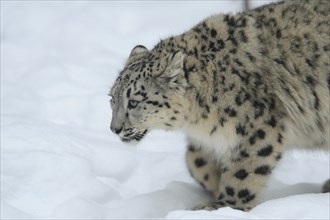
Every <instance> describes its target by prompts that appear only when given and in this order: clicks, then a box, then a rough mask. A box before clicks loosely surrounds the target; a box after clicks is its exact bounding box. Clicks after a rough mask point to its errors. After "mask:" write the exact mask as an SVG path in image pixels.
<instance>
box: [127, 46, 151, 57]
mask: <svg viewBox="0 0 330 220" xmlns="http://www.w3.org/2000/svg"><path fill="white" fill-rule="evenodd" d="M146 52H149V50H148V49H147V48H146V47H145V46H143V45H137V46H135V47H134V48H133V50H132V51H131V54H130V55H129V56H130V57H131V56H135V55H138V54H142V53H146Z"/></svg>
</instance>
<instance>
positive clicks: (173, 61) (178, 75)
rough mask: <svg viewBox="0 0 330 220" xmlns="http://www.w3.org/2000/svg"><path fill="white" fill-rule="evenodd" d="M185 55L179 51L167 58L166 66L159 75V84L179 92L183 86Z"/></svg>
mask: <svg viewBox="0 0 330 220" xmlns="http://www.w3.org/2000/svg"><path fill="white" fill-rule="evenodd" d="M184 60H185V54H184V53H183V52H181V51H176V52H174V53H172V54H170V55H168V57H167V65H166V67H165V70H164V71H163V72H162V74H161V75H159V77H158V79H159V82H161V84H162V85H163V87H167V88H172V89H175V90H179V89H180V88H183V87H184V85H185V83H186V82H185V80H184V71H183V62H184Z"/></svg>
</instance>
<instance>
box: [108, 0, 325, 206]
mask: <svg viewBox="0 0 330 220" xmlns="http://www.w3.org/2000/svg"><path fill="white" fill-rule="evenodd" d="M329 12H330V1H322V0H320V1H315V0H309V1H308V0H302V1H290V0H289V1H283V2H278V3H272V4H268V5H265V6H262V7H259V8H256V9H252V10H249V11H244V12H239V13H236V14H217V15H213V16H210V17H208V18H206V19H205V20H203V21H201V22H200V23H198V24H197V25H195V26H194V27H193V28H191V29H190V30H188V31H186V32H184V33H182V34H180V35H175V36H172V37H168V38H166V39H164V40H161V41H160V42H159V43H158V44H156V46H155V47H154V48H153V49H151V50H148V49H147V48H146V47H144V46H142V45H138V46H136V47H134V48H133V49H132V51H131V53H130V55H129V57H128V59H127V61H126V64H125V66H124V68H123V70H122V71H121V72H120V73H119V76H118V78H117V79H116V80H115V82H114V84H113V86H112V88H111V90H110V94H109V95H110V96H111V101H110V102H111V108H112V121H111V125H110V129H111V130H112V131H113V132H114V133H115V134H117V135H118V136H119V137H120V139H121V140H122V141H124V142H135V143H136V142H139V141H141V140H142V139H143V138H144V137H145V136H146V134H147V133H148V132H149V131H151V130H154V129H163V130H179V129H180V130H183V131H184V133H185V134H186V136H187V142H188V144H187V154H186V162H187V166H188V170H189V172H190V173H191V175H192V176H193V177H194V178H195V179H196V180H197V181H198V182H199V183H200V184H201V185H202V186H203V187H204V188H205V189H206V190H208V191H210V192H211V193H212V194H213V195H214V199H213V200H212V201H210V202H207V203H202V204H200V205H197V204H196V205H197V206H195V207H194V208H193V210H199V209H204V210H215V209H218V208H221V207H228V206H229V207H231V208H234V209H238V210H243V211H249V210H251V209H252V208H254V207H255V206H256V205H257V204H258V201H260V197H261V196H260V195H261V192H262V190H263V189H264V187H265V185H266V184H267V181H268V180H269V177H270V176H271V174H272V171H273V170H274V168H275V167H276V165H277V164H278V162H279V161H280V160H281V158H282V155H283V154H284V153H285V152H287V151H288V150H289V149H292V148H294V147H296V148H300V149H306V150H325V151H329V138H330V137H329V136H330V135H329V132H330V125H329V115H330V110H329V103H330V98H329V97H330V96H329V92H330V28H329V27H330V14H329ZM324 191H325V192H327V191H329V182H328V183H327V184H326V185H325V186H324Z"/></svg>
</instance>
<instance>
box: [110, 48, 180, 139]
mask: <svg viewBox="0 0 330 220" xmlns="http://www.w3.org/2000/svg"><path fill="white" fill-rule="evenodd" d="M182 59H183V55H182V54H181V53H180V52H178V53H175V54H169V55H168V56H167V57H157V56H155V55H154V54H153V53H151V52H149V51H148V50H147V49H146V48H145V47H143V46H137V47H135V48H134V49H133V50H132V52H131V55H130V57H129V59H128V61H127V63H126V65H125V67H124V70H123V71H122V72H121V73H120V74H119V76H118V78H117V79H116V81H115V83H114V85H113V87H112V89H111V91H110V96H111V108H112V121H111V126H110V128H111V130H112V131H113V132H114V133H115V134H117V135H119V136H120V138H121V140H122V141H124V142H138V141H140V140H141V139H142V138H143V137H144V136H145V135H146V134H147V132H148V131H150V130H153V129H165V130H173V129H177V128H180V127H182V125H183V121H184V116H183V112H184V111H183V100H181V98H180V97H181V96H182V95H180V94H181V93H182V92H183V84H182V83H180V77H179V76H180V75H183V74H181V72H182V68H181V67H182V66H181V64H182Z"/></svg>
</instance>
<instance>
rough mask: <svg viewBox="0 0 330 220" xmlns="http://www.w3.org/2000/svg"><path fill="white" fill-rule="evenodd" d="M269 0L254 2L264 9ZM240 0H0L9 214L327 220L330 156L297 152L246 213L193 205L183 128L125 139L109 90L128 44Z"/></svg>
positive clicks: (5, 207) (147, 41)
mask: <svg viewBox="0 0 330 220" xmlns="http://www.w3.org/2000/svg"><path fill="white" fill-rule="evenodd" d="M265 2H266V1H254V2H252V3H253V4H252V5H253V6H254V7H255V6H259V5H262V4H264V3H265ZM241 7H242V2H241V1H189V2H188V1H158V2H152V1H143V2H135V1H122V2H120V1H95V2H93V1H1V219H111V218H114V219H122V218H167V219H219V218H221V219H270V218H271V219H329V217H330V216H329V215H330V211H329V203H330V202H329V193H327V194H321V193H319V191H320V189H321V186H322V183H323V182H324V181H325V180H326V179H328V178H329V154H328V153H322V152H316V153H312V154H310V153H306V152H295V151H294V152H291V153H289V154H288V155H286V156H285V157H284V158H283V160H282V162H281V164H280V165H279V167H278V168H277V169H276V170H275V172H274V176H273V177H272V179H271V180H270V181H269V184H268V186H267V189H266V190H265V192H264V197H263V198H264V199H263V200H262V202H261V204H260V205H258V206H257V207H256V208H255V209H253V210H252V211H250V212H247V213H245V212H241V211H238V210H234V209H231V208H221V209H219V210H216V211H212V212H208V211H189V209H190V208H192V207H193V206H195V205H197V204H199V203H202V202H206V201H208V200H210V199H211V197H210V196H209V195H208V194H207V193H206V192H204V191H203V190H202V189H201V187H200V186H199V185H198V184H197V183H196V182H194V180H193V179H192V178H191V177H190V176H189V174H188V172H187V169H186V167H185V164H184V152H185V138H184V135H183V134H181V133H180V132H168V133H166V132H162V131H154V132H152V133H151V134H150V135H148V137H146V138H145V140H143V141H142V143H140V144H139V145H138V146H129V145H126V144H124V143H121V142H120V140H119V139H118V138H117V137H116V136H115V135H113V134H112V133H111V132H110V130H109V124H110V120H111V111H110V107H109V97H107V93H108V91H109V88H110V86H111V85H112V83H113V81H114V79H115V78H116V76H117V74H118V72H119V71H120V69H121V68H122V66H123V64H124V62H125V58H126V57H127V55H128V54H129V52H130V50H131V49H132V48H133V47H134V46H135V45H137V44H144V45H145V46H147V47H148V48H152V46H153V45H155V44H156V43H157V42H158V41H159V39H162V38H165V37H168V36H170V35H173V34H180V33H182V32H184V31H186V30H188V29H189V28H190V27H192V26H193V25H195V24H196V23H197V22H199V21H200V20H202V19H203V18H205V17H207V16H209V15H211V14H214V13H219V12H235V11H239V10H241Z"/></svg>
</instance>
